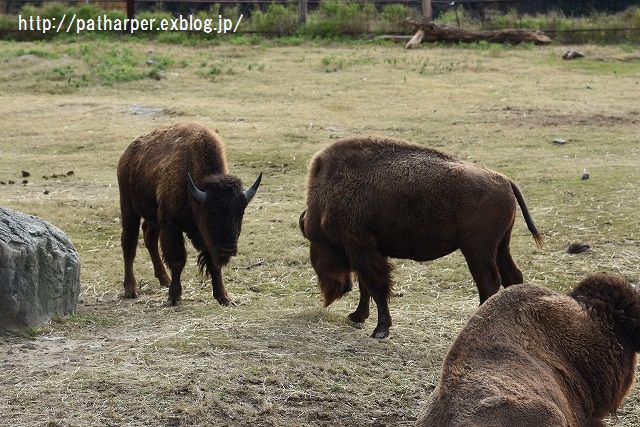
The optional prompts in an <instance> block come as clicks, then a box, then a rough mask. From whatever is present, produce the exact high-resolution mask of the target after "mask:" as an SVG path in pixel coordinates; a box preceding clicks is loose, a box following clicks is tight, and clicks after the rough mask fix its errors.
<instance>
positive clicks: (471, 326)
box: [417, 274, 640, 427]
mask: <svg viewBox="0 0 640 427" xmlns="http://www.w3.org/2000/svg"><path fill="white" fill-rule="evenodd" d="M638 351H640V294H639V293H638V291H637V290H636V289H635V288H634V287H632V286H631V285H630V284H629V283H627V282H626V281H625V280H624V279H622V278H620V277H618V276H613V275H606V274H597V275H592V276H589V277H587V278H586V279H585V280H583V281H582V282H581V283H580V284H578V286H577V287H576V288H575V289H574V290H573V291H572V292H571V293H570V294H569V295H568V296H567V295H560V294H557V293H556V292H553V291H551V290H549V289H546V288H544V287H542V286H536V285H529V284H527V285H520V286H514V287H511V288H509V289H506V290H505V291H503V292H501V293H499V294H497V295H495V296H494V297H492V298H490V299H489V300H488V301H487V302H486V303H485V304H484V305H482V306H481V307H480V308H479V309H478V310H477V312H476V313H475V314H474V315H473V316H472V317H471V318H470V319H469V321H468V322H467V324H466V325H465V326H464V328H463V329H462V330H461V331H460V334H459V335H458V337H457V338H456V340H455V341H454V343H453V345H452V346H451V348H450V349H449V352H448V353H447V356H446V358H445V360H444V364H443V366H442V377H441V379H440V384H439V385H438V386H437V387H436V389H435V390H434V391H433V393H432V394H431V396H430V398H429V400H428V402H427V404H426V407H425V410H424V413H423V414H422V415H421V416H420V418H419V420H418V422H417V426H418V427H467V426H469V427H470V426H474V427H489V426H490V427H512V426H519V427H590V426H594V427H595V426H605V424H604V423H603V422H602V418H604V417H605V416H606V415H607V414H610V413H615V411H616V409H617V408H618V407H619V406H620V404H621V403H622V400H623V399H624V397H625V396H626V395H627V393H628V392H629V389H630V388H631V386H632V384H633V381H634V377H635V369H636V353H637V352H638Z"/></svg>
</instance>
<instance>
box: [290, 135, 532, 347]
mask: <svg viewBox="0 0 640 427" xmlns="http://www.w3.org/2000/svg"><path fill="white" fill-rule="evenodd" d="M307 187H308V188H307V210H306V212H304V213H303V214H302V216H301V217H300V228H301V230H302V233H303V234H304V235H305V236H306V237H307V238H308V239H309V240H310V242H311V244H310V258H311V263H312V264H313V267H314V269H315V271H316V273H317V274H318V279H319V285H320V289H321V291H322V293H323V295H324V299H325V304H326V305H329V304H331V303H332V302H333V301H334V300H335V299H337V298H340V297H341V296H342V295H343V294H344V293H345V292H347V291H348V290H350V289H351V272H352V271H355V272H356V273H357V275H358V279H359V287H360V303H359V305H358V308H357V309H356V311H355V312H353V313H351V314H350V315H349V318H350V319H351V320H353V321H354V322H363V321H364V320H365V319H366V318H367V317H368V316H369V300H370V298H371V297H373V299H374V301H375V303H376V305H377V308H378V325H377V326H376V328H375V330H374V331H373V334H372V336H373V337H376V338H383V337H386V336H387V335H388V334H389V327H390V326H391V315H390V314H389V308H388V299H389V296H390V294H391V287H392V282H391V268H392V267H391V264H390V263H389V258H408V259H412V260H417V261H426V260H433V259H436V258H439V257H442V256H445V255H447V254H449V253H451V252H453V251H455V250H457V249H460V250H461V251H462V253H463V254H464V256H465V258H466V260H467V264H468V266H469V270H470V271H471V275H472V276H473V278H474V280H475V282H476V285H477V286H478V291H479V293H480V303H482V302H484V301H485V300H486V299H487V298H489V297H490V296H491V295H493V294H494V293H496V292H497V291H498V289H499V288H500V285H502V286H505V287H507V286H510V285H513V284H516V283H522V281H523V278H522V273H521V272H520V270H519V269H518V268H517V267H516V265H515V263H514V262H513V259H512V258H511V253H510V251H509V241H510V238H511V229H512V227H513V224H514V222H515V217H516V202H517V203H518V204H519V205H520V208H521V210H522V214H523V216H524V219H525V221H526V223H527V226H528V227H529V230H530V231H531V233H532V234H533V236H534V238H535V240H536V243H537V244H538V245H541V244H542V236H541V235H540V233H538V231H537V230H536V228H535V226H534V224H533V221H532V220H531V217H530V215H529V211H528V210H527V206H526V204H525V202H524V199H523V197H522V194H521V193H520V190H519V189H518V187H517V186H516V185H515V184H514V183H513V182H511V181H510V180H509V178H507V177H506V176H504V175H502V174H500V173H498V172H494V171H491V170H489V169H485V168H483V167H481V166H477V165H474V164H471V163H466V162H463V161H460V160H458V159H455V158H453V157H451V156H449V155H447V154H444V153H440V152H438V151H435V150H431V149H428V148H425V147H422V146H419V145H415V144H410V143H407V142H404V141H399V140H394V139H388V138H375V137H356V138H350V139H344V140H340V141H338V142H336V143H334V144H332V145H330V146H329V147H327V148H325V149H324V150H322V151H320V152H319V153H317V154H316V156H315V157H314V158H313V160H312V162H311V168H310V171H309V178H308V186H307Z"/></svg>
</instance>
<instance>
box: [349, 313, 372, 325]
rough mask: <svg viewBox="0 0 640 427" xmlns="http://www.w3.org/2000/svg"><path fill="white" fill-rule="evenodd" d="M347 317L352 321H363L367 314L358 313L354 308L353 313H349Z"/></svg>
mask: <svg viewBox="0 0 640 427" xmlns="http://www.w3.org/2000/svg"><path fill="white" fill-rule="evenodd" d="M348 317H349V320H351V321H352V322H353V323H364V321H365V320H367V317H369V314H360V313H358V311H357V310H356V311H354V312H353V313H351V314H350V315H349V316H348Z"/></svg>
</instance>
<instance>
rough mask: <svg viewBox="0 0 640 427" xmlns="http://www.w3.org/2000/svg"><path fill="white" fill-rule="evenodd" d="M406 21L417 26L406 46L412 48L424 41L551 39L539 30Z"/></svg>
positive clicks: (539, 41)
mask: <svg viewBox="0 0 640 427" xmlns="http://www.w3.org/2000/svg"><path fill="white" fill-rule="evenodd" d="M405 22H407V23H409V24H411V25H413V26H414V27H415V28H416V33H415V35H414V36H413V37H412V38H411V40H409V42H407V44H406V46H405V47H406V48H407V49H411V48H414V47H416V46H418V45H419V44H420V43H421V42H422V41H449V42H464V43H471V42H478V41H483V40H484V41H488V42H491V43H514V44H517V43H522V42H531V43H535V44H549V43H551V39H550V38H549V37H548V36H547V35H546V34H544V33H543V32H542V31H539V30H522V29H508V30H493V31H471V30H463V29H461V28H457V27H451V26H448V25H437V24H434V23H433V22H421V21H418V20H416V19H412V18H408V19H407V20H406V21H405Z"/></svg>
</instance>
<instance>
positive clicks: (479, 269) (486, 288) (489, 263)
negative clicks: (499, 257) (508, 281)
mask: <svg viewBox="0 0 640 427" xmlns="http://www.w3.org/2000/svg"><path fill="white" fill-rule="evenodd" d="M462 254H463V255H464V257H465V259H466V260H467V265H468V266H469V271H470V272H471V276H472V277H473V280H474V281H475V282H476V286H477V287H478V293H479V294H480V304H483V303H484V302H485V301H486V300H487V299H488V298H489V297H490V296H491V295H493V294H495V293H496V292H498V290H499V289H500V284H501V280H500V273H499V271H498V266H497V264H496V259H495V258H496V251H495V249H492V250H486V249H483V248H478V247H476V248H474V249H473V251H465V250H464V249H463V250H462Z"/></svg>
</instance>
